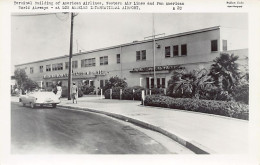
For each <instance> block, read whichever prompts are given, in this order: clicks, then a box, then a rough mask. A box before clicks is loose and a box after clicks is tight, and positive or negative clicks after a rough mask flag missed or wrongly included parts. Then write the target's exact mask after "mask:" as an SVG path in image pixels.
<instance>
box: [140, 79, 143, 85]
mask: <svg viewBox="0 0 260 165" xmlns="http://www.w3.org/2000/svg"><path fill="white" fill-rule="evenodd" d="M140 86H141V87H142V86H143V78H142V77H140Z"/></svg>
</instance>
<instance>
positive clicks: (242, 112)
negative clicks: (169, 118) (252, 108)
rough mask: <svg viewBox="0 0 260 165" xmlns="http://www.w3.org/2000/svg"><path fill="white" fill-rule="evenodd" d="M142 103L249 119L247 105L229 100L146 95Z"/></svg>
mask: <svg viewBox="0 0 260 165" xmlns="http://www.w3.org/2000/svg"><path fill="white" fill-rule="evenodd" d="M144 105H147V106H156V107H165V108H172V109H181V110H188V111H195V112H202V113H208V114H216V115H222V116H227V117H232V118H238V119H243V120H248V119H249V107H248V105H246V104H242V103H238V102H231V101H216V100H200V99H190V98H172V97H169V96H160V95H151V96H149V95H148V96H146V97H145V100H144Z"/></svg>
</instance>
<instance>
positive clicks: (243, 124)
mask: <svg viewBox="0 0 260 165" xmlns="http://www.w3.org/2000/svg"><path fill="white" fill-rule="evenodd" d="M11 101H15V102H16V101H18V98H11ZM140 103H141V102H140V101H132V100H109V99H100V97H96V96H92V97H89V96H88V97H81V98H79V99H78V104H73V103H72V100H67V99H66V98H62V99H61V103H60V104H58V107H64V108H74V109H81V110H86V111H91V112H95V113H101V114H105V115H108V116H112V117H115V118H119V119H121V120H125V121H128V122H131V123H134V124H138V125H141V126H144V127H147V128H149V129H152V130H155V131H158V132H160V133H162V134H164V135H166V136H168V137H170V138H172V139H174V140H175V141H177V142H179V143H180V144H182V145H184V146H186V147H187V148H189V149H191V150H192V151H194V152H195V153H210V154H247V153H248V145H249V142H248V134H249V133H248V121H245V120H239V119H233V118H228V117H222V116H216V115H209V114H203V113H196V112H189V111H182V110H173V109H167V108H159V107H148V106H142V105H140Z"/></svg>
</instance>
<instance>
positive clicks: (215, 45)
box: [211, 40, 218, 52]
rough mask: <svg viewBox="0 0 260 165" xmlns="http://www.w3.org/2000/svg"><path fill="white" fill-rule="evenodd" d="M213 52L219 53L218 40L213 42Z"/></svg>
mask: <svg viewBox="0 0 260 165" xmlns="http://www.w3.org/2000/svg"><path fill="white" fill-rule="evenodd" d="M211 51H212V52H213V51H218V40H211Z"/></svg>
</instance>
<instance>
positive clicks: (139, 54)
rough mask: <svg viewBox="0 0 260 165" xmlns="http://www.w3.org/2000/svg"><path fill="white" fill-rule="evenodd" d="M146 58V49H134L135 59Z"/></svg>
mask: <svg viewBox="0 0 260 165" xmlns="http://www.w3.org/2000/svg"><path fill="white" fill-rule="evenodd" d="M140 60H146V50H142V51H136V61H140Z"/></svg>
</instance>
